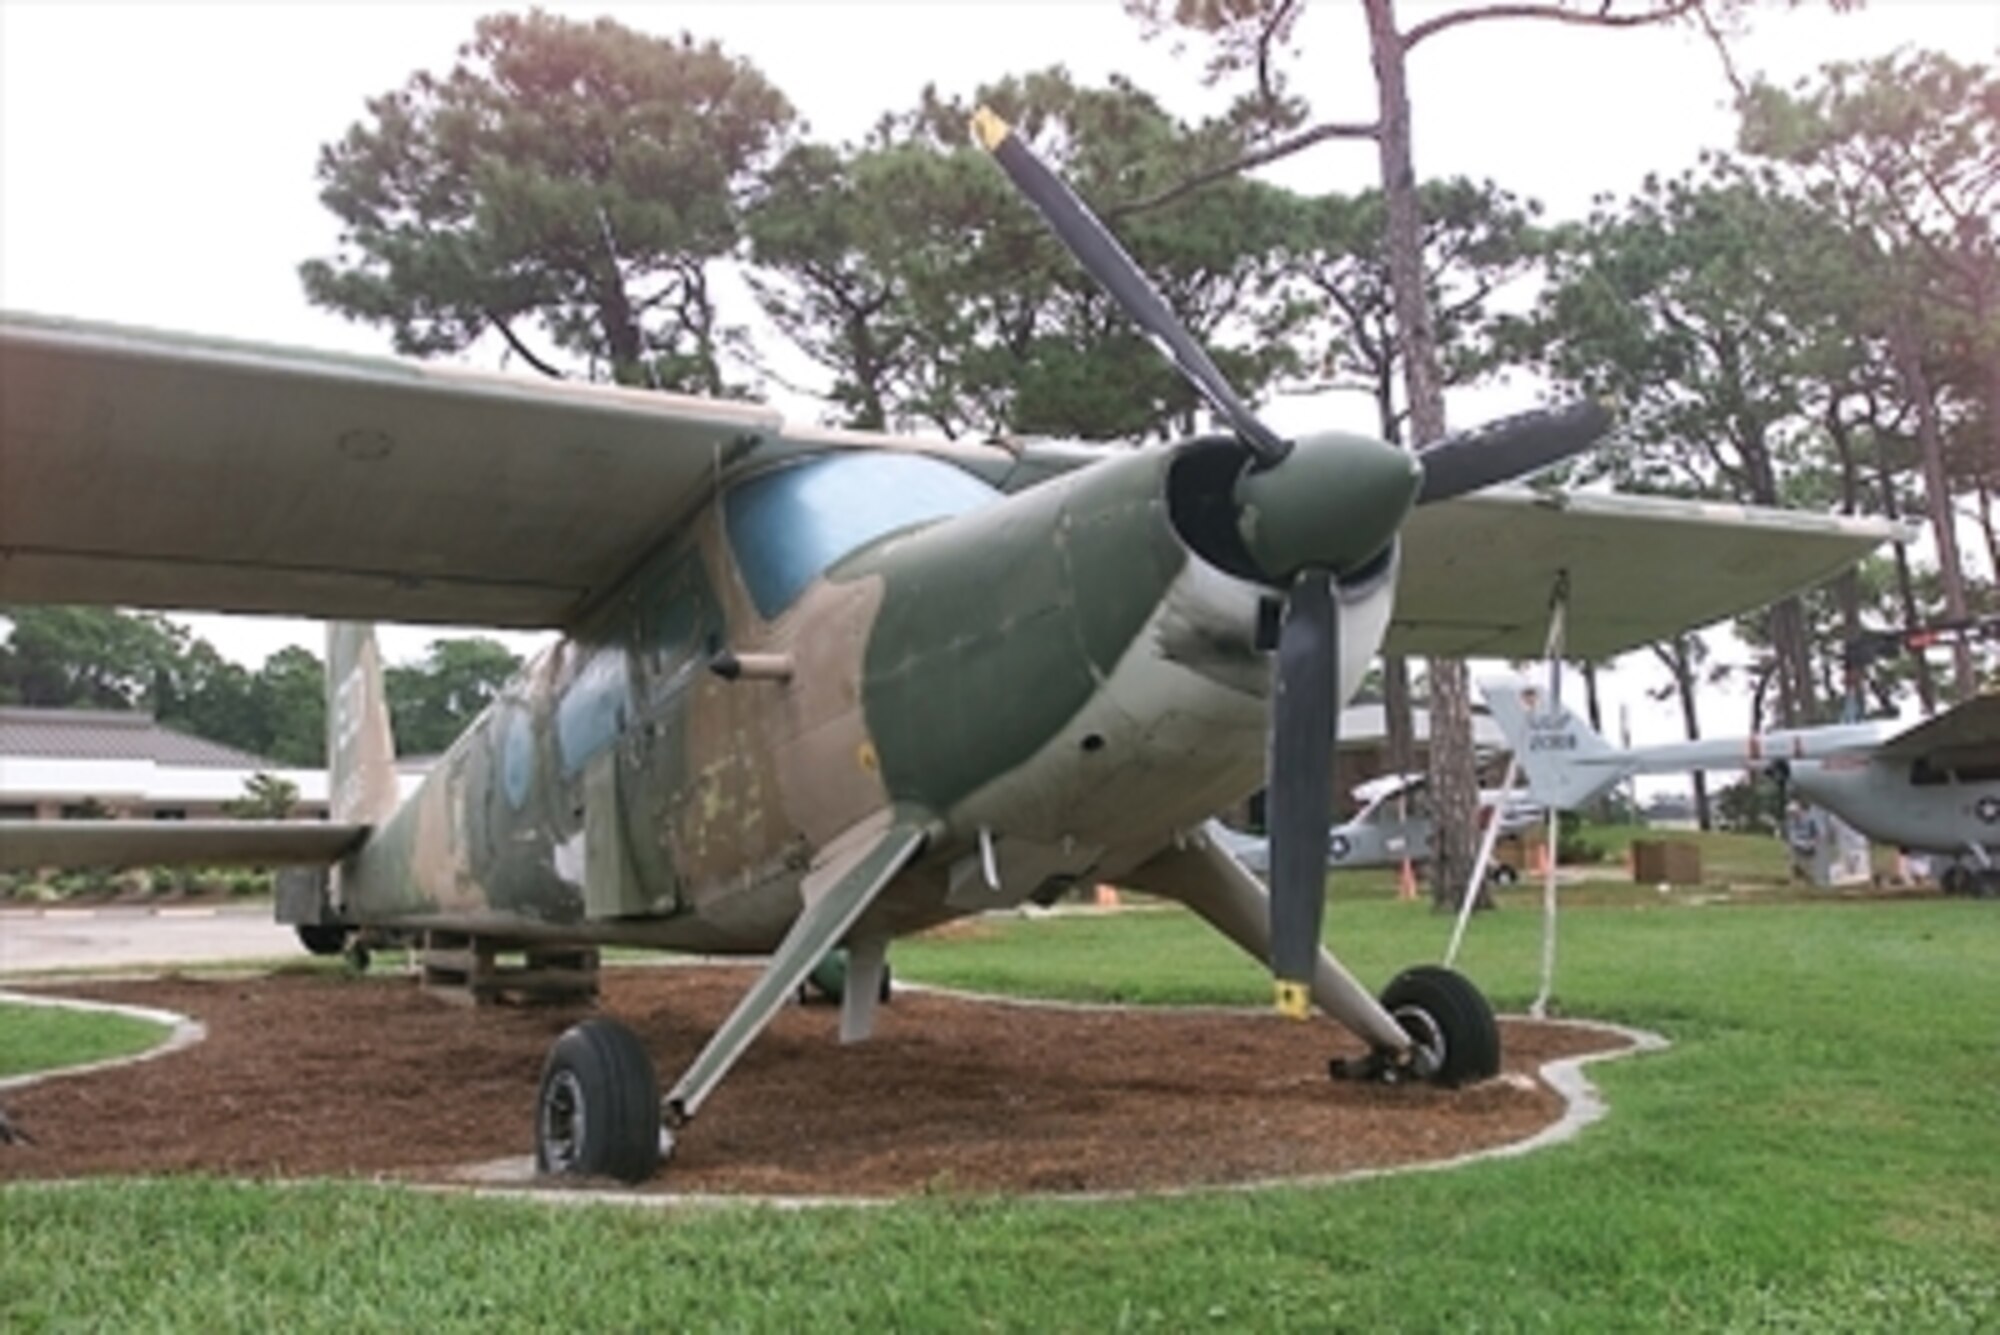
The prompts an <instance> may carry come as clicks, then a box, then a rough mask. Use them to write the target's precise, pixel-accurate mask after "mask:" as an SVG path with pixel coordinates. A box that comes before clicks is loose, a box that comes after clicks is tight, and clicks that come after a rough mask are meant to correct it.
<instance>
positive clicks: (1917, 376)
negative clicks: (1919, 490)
mask: <svg viewBox="0 0 2000 1335" xmlns="http://www.w3.org/2000/svg"><path fill="white" fill-rule="evenodd" d="M1889 341H1890V345H1891V347H1892V348H1893V349H1894V352H1895V358H1896V369H1897V371H1898V372H1899V373H1900V374H1901V376H1902V378H1903V389H1904V392H1905V393H1907V394H1908V395H1909V396H1910V401H1911V402H1912V403H1913V404H1915V405H1916V409H1917V444H1918V446H1919V455H1920V457H1921V459H1922V460H1923V472H1924V493H1925V498H1926V500H1927V502H1928V504H1929V507H1930V520H1931V535H1932V536H1933V537H1934V538H1935V539H1936V540H1937V549H1938V575H1939V578H1940V580H1941V582H1942V583H1943V584H1944V610H1945V616H1946V617H1947V618H1949V619H1950V620H1953V621H1963V620H1964V619H1965V615H1966V607H1965V575H1964V569H1965V568H1964V566H1962V565H1961V564H1960V563H1959V558H1958V526H1957V523H1956V521H1955V518H1954V516H1953V514H1952V508H1951V492H1950V490H1949V489H1948V486H1947V484H1946V481H1945V473H1944V433H1943V432H1942V431H1941V430H1940V429H1939V426H1938V416H1937V401H1936V400H1935V399H1933V398H1932V397H1931V386H1930V378H1929V377H1928V376H1927V375H1925V374H1924V366H1923V358H1922V356H1921V355H1920V354H1919V351H1918V348H1917V340H1916V335H1915V334H1914V333H1913V332H1912V331H1911V329H1910V321H1909V316H1908V315H1907V314H1906V313H1904V312H1902V311H1897V312H1896V315H1895V317H1894V319H1893V321H1892V325H1891V328H1890V332H1889ZM1952 668H1953V682H1952V688H1953V689H1952V693H1953V694H1954V695H1955V696H1956V697H1957V698H1958V699H1960V700H1969V699H1971V698H1972V694H1973V691H1974V689H1975V684H1976V681H1977V678H1976V677H1975V676H1974V674H1973V670H1972V649H1971V646H1969V645H1968V644H1966V643H1965V642H1964V641H1963V640H1960V641H1958V642H1957V643H1955V644H1954V645H1953V646H1952Z"/></svg>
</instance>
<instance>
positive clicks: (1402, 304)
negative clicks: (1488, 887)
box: [1362, 0, 1479, 908]
mask: <svg viewBox="0 0 2000 1335" xmlns="http://www.w3.org/2000/svg"><path fill="white" fill-rule="evenodd" d="M1395 8H1396V7H1395V4H1394V0H1363V3H1362V9H1363V10H1364V12H1365V14H1366V17H1367V21H1368V46H1369V53H1370V57H1371V59H1372V60H1373V62H1374V66H1375V95H1376V105H1377V112H1378V115H1377V120H1376V136H1375V145H1376V149H1377V152H1378V155H1379V158H1380V162H1381V172H1382V204H1383V213H1384V231H1383V243H1384V250H1385V251H1386V252H1387V256H1388V261H1389V290H1390V296H1391V299H1392V302H1393V305H1394V308H1395V312H1396V342H1397V345H1398V346H1399V347H1400V348H1401V349H1402V354H1403V389H1404V396H1405V397H1406V398H1407V399H1408V401H1409V410H1410V440H1411V443H1413V444H1414V445H1415V446H1416V447H1417V448H1419V449H1421V448H1422V447H1423V445H1424V444H1425V443H1426V442H1430V441H1435V440H1438V439H1439V438H1441V437H1442V436H1443V435H1444V433H1445V417H1444V385H1443V377H1442V374H1441V372H1440V369H1439V366H1438V357H1437V330H1436V322H1435V319H1434V317H1433V315H1432V312H1431V307H1430V298H1429V294H1428V293H1426V292H1425V290H1424V256H1423V246H1424V233H1423V218H1422V216H1421V213H1420V211H1419V207H1418V199H1417V173H1416V166H1415V157H1414V153H1413V151H1412V148H1411V142H1410V92H1409V78H1408V68H1407V65H1406V63H1405V60H1404V56H1405V54H1406V53H1405V50H1404V46H1403V38H1402V34H1401V33H1399V32H1398V31H1397V30H1396V13H1395ZM1430 723H1431V737H1430V789H1431V810H1432V813H1433V819H1434V820H1435V823H1436V833H1435V835H1434V838H1433V841H1432V856H1431V902H1432V903H1433V904H1434V905H1437V906H1438V907H1440V908H1456V907H1457V906H1458V901H1459V896H1460V894H1461V893H1463V888H1464V885H1465V881H1466V878H1467V876H1469V875H1470V874H1471V871H1472V860H1473V853H1474V849H1473V838H1474V833H1475V830H1474V825H1475V823H1476V822H1477V820H1478V818H1479V780H1478V777H1477V775H1476V773H1475V772H1474V767H1473V754H1472V700H1471V688H1470V686H1469V684H1468V682H1467V679H1466V672H1465V664H1463V663H1461V662H1458V661H1456V660H1451V659H1436V658H1434V659H1432V660H1431V663H1430Z"/></svg>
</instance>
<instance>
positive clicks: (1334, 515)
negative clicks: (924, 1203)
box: [972, 107, 1610, 1016]
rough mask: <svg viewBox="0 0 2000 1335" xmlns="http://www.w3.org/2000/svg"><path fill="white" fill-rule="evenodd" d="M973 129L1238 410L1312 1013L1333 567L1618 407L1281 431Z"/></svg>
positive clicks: (1286, 913) (1074, 221)
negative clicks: (1271, 648) (1419, 512)
mask: <svg viewBox="0 0 2000 1335" xmlns="http://www.w3.org/2000/svg"><path fill="white" fill-rule="evenodd" d="M972 132H973V135H974V137H975V138H977V139H978V141H979V142H980V144H981V145H982V146H983V147H984V148H985V149H986V151H987V152H989V153H991V154H992V155H993V158H994V160H995V161H997V162H998V163H999V164H1000V166H1001V167H1002V168H1003V169H1004V170H1005V171H1006V173H1007V175H1008V176H1009V177H1011V178H1012V179H1013V181H1014V184H1015V185H1016V186H1017V187H1018V188H1019V189H1020V191H1021V193H1022V194H1023V195H1025V196H1027V198H1028V201H1029V202H1030V203H1031V204H1033V205H1034V206H1035V208H1036V210H1037V211H1038V212H1040V214H1041V215H1042V218H1043V220H1044V221H1045V222H1046V223H1047V224H1048V226H1049V229H1050V230H1051V231H1052V232H1054V233H1055V235H1056V237H1057V238H1058V239H1059V240H1060V241H1061V242H1062V243H1063V245H1064V246H1066V247H1067V248H1068V249H1069V251H1070V253H1071V254H1072V255H1074V256H1075V257H1076V259H1077V262H1078V263H1079V264H1081V265H1082V266H1083V267H1084V269H1085V270H1086V271H1087V272H1088V273H1089V274H1090V275H1091V277H1093V278H1095V279H1096V280H1097V282H1098V283H1099V284H1100V285H1101V286H1102V287H1103V288H1104V290H1105V291H1106V292H1108V293H1109V294H1110V295H1111V297H1112V298H1113V299H1114V300H1115V301H1117V302H1118V304H1119V305H1120V306H1121V307H1123V308H1124V310H1125V313H1126V314H1127V315H1129V316H1130V317H1131V318H1132V320H1133V321H1134V322H1135V323H1136V324H1138V325H1139V327H1140V328H1141V329H1143V330H1144V331H1145V332H1146V334H1147V335H1148V336H1149V337H1150V338H1151V339H1152V341H1153V342H1154V343H1155V344H1156V345H1157V346H1158V347H1159V348H1160V350H1161V351H1162V352H1163V353H1165V355H1166V356H1167V358H1168V359H1169V360H1170V361H1172V362H1173V364H1174V365H1175V366H1176V367H1177V368H1178V369H1179V370H1180V373H1181V375H1182V376H1184V377H1185V378H1186V379H1187V381H1188V383H1189V385H1191V386H1192V387H1193V388H1194V390H1195V392H1196V393H1198V394H1200V395H1201V397H1202V398H1203V399H1205V400H1206V401H1207V402H1208V403H1209V404H1210V405H1211V406H1212V407H1213V408H1214V409H1215V410H1216V412H1217V413H1219V414H1221V416H1222V417H1223V419H1224V420H1226V421H1227V422H1228V423H1229V425H1230V429H1231V430H1232V432H1233V433H1234V434H1235V437H1236V440H1237V442H1238V443H1239V444H1240V445H1241V446H1242V448H1243V450H1244V453H1245V455H1246V456H1247V457H1246V460H1245V467H1244V468H1243V469H1242V470H1240V471H1239V473H1238V474H1237V476H1236V477H1235V478H1234V480H1233V482H1232V483H1231V484H1230V497H1229V499H1230V501H1231V502H1232V504H1233V505H1234V507H1235V512H1236V515H1237V530H1238V532H1239V533H1240V534H1241V536H1242V538H1243V542H1244V547H1245V549H1246V550H1247V551H1248V552H1249V553H1250V556H1251V558H1252V560H1254V561H1255V562H1256V564H1257V566H1258V568H1259V570H1260V571H1261V573H1262V574H1263V575H1264V577H1265V578H1266V580H1267V581H1268V582H1269V583H1270V584H1271V585H1273V586H1274V587H1277V588H1281V589H1283V590H1285V605H1284V617H1283V620H1282V622H1281V623H1280V627H1279V632H1278V653H1277V659H1278V661H1277V679H1276V684H1275V690H1274V695H1273V700H1272V705H1271V740H1270V747H1269V767H1270V768H1269V783H1268V786H1267V788H1266V804H1265V811H1266V817H1267V825H1268V828H1269V831H1270V844H1271V972H1272V974H1273V976H1274V979H1275V981H1276V987H1277V1004H1278V1009H1279V1010H1281V1011H1283V1012H1285V1013H1286V1014H1288V1015H1294V1016H1304V1015H1305V1014H1306V1012H1307V1009H1308V1006H1309V1003H1310V999H1311V992H1312V978H1313V971H1314V969H1315V967H1316V965H1317V962H1318V958H1319V943H1320V925H1321V920H1322V917H1323V915H1324V913H1325V908H1326V903H1325V892H1326V838H1327V826H1328V823H1329V820H1330V818H1331V815H1332V811H1331V807H1332V769H1333V752H1334V744H1335V740H1336V738H1335V729H1336V726H1337V721H1338V718H1339V703H1340V606H1339V598H1338V593H1337V589H1338V586H1339V583H1340V580H1341V579H1342V577H1343V576H1348V575H1353V574H1356V573H1358V572H1360V571H1362V570H1364V569H1366V568H1369V567H1371V566H1373V565H1374V564H1375V563H1376V561H1377V559H1378V558H1379V557H1381V556H1382V555H1383V553H1385V552H1386V551H1388V550H1389V547H1390V545H1391V544H1392V543H1393V542H1394V541H1395V537H1396V532H1397V530H1398V529H1399V528H1401V527H1402V524H1403V520H1404V518H1405V517H1406V516H1407V515H1408V513H1409V510H1410V507H1411V506H1412V505H1418V504H1423V503H1426V502H1429V501H1436V500H1444V499H1447V498H1449V497H1452V496H1458V495H1461V494H1463V493H1465V492H1468V491H1475V490H1477V489H1479V488H1481V487H1484V486H1487V485H1489V484H1491V483H1494V482H1501V481H1506V480H1508V479H1510V478H1514V477H1519V476H1521V475H1522V474H1524V473H1528V472H1532V471H1533V470H1535V469H1537V468H1541V467H1543V466H1545V465H1547V464H1551V463H1555V462H1556V461H1558V460H1560V459H1564V458H1567V457H1569V456H1570V455H1572V454H1575V453H1576V452H1577V451H1579V450H1581V449H1583V448H1585V447H1586V446H1588V445H1589V444H1590V443H1591V442H1592V441H1594V440H1595V439H1597V437H1598V436H1600V435H1602V434H1603V432H1604V430H1605V429H1606V427H1608V426H1609V424H1610V417H1609V415H1608V414H1607V413H1606V412H1605V411H1604V410H1603V409H1602V408H1600V407H1598V406H1597V405H1596V404H1591V403H1583V404H1576V405H1573V406H1570V407H1567V408H1563V409H1559V410H1556V411H1552V412H1534V413H1526V414H1523V415H1521V416H1519V417H1512V418H1508V419H1506V420H1505V421H1502V422H1499V423H1496V424H1494V425H1492V426H1490V427H1487V428H1484V429H1482V430H1479V431H1473V432H1466V433H1461V434H1457V435H1452V436H1447V437H1445V438H1444V439H1443V440H1440V441H1437V442H1436V443H1435V444H1433V445H1431V446H1430V447H1429V448H1428V449H1425V450H1424V451H1422V453H1421V454H1420V455H1412V454H1410V453H1408V452H1406V451H1404V450H1401V449H1399V448H1397V447H1396V446H1393V445H1390V444H1388V443H1386V442H1384V441H1378V440H1371V439H1368V438H1366V437H1360V436H1350V435H1340V434H1331V433H1330V434H1325V435H1313V436H1304V437H1300V438H1299V439H1297V440H1287V439H1286V438H1284V437H1282V436H1280V435H1278V434H1277V433H1276V432H1275V431H1272V430H1271V429H1270V427H1268V426H1266V425H1265V424H1264V423H1263V422H1262V421H1260V420H1258V417H1257V415H1256V413H1254V412H1252V411H1251V409H1250V407H1249V405H1248V404H1246V403H1244V402H1243V400H1242V399H1241V398H1239V397H1238V396H1237V393H1236V391H1235V389H1234V387H1232V386H1231V385H1230V383H1229V381H1228V379H1227V378H1226V377H1224V375H1223V374H1222V372H1221V371H1220V370H1219V369H1217V367H1216V365H1215V363H1214V362H1213V361H1212V360H1211V359H1210V358H1209V356H1208V354H1207V353H1206V352H1205V351H1203V350H1202V347H1201V345H1200V344H1199V343H1197V342H1196V341H1195V339H1194V336H1193V335H1192V334H1190V333H1189V332H1188V330H1187V327H1186V326H1185V325H1183V324H1182V323H1181V322H1180V320H1179V319H1177V318H1176V317H1175V316H1174V313H1173V311H1172V309H1171V308H1169V307H1168V305H1167V303H1166V301H1165V299H1164V298H1162V297H1161V296H1160V294H1159V292H1158V291H1157V290H1155V288H1154V287H1153V285H1152V284H1151V283H1150V282H1148V281H1147V279H1146V276H1145V274H1144V273H1142V272H1141V271H1140V269H1139V266H1138V265H1137V264H1135V263H1134V262H1133V260H1132V257H1131V256H1130V255H1128V254H1126V253H1125V249H1124V247H1122V246H1120V245H1119V244H1118V242H1117V240H1116V238H1114V237H1113V236H1112V235H1111V233H1110V232H1109V231H1107V230H1106V229H1105V226H1104V224H1103V223H1102V222H1100V221H1098V219H1097V217H1096V216H1095V215H1094V214H1092V213H1091V211H1090V210H1089V209H1088V208H1087V207H1085V205H1084V203H1083V201H1082V200H1080V199H1078V198H1077V196H1076V194H1075V192H1073V191H1072V190H1071V189H1070V188H1069V186H1068V185H1066V184H1065V183H1064V182H1063V181H1062V180H1061V178H1059V177H1057V176H1056V175H1055V173H1054V172H1052V171H1050V170H1049V169H1048V167H1047V166H1045V165H1044V164H1043V163H1042V161H1041V159H1039V158H1038V157H1036V156H1035V154H1034V152H1033V151H1032V150H1031V149H1029V147H1028V146H1027V145H1026V144H1025V143H1023V142H1022V141H1021V139H1020V138H1019V137H1018V136H1016V135H1015V134H1014V133H1013V131H1012V129H1011V128H1010V127H1009V126H1008V124H1007V123H1006V122H1005V121H1004V120H1002V119H1001V118H1000V117H999V116H997V115H995V114H994V113H993V112H992V111H991V110H989V109H987V108H985V107H981V108H980V109H979V110H978V111H977V112H976V113H975V114H974V115H973V118H972Z"/></svg>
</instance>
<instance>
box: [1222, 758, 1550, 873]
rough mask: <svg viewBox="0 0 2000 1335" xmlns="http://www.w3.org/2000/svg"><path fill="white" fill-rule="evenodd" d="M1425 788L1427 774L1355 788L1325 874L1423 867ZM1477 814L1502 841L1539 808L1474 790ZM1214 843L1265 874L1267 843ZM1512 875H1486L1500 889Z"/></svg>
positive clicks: (1329, 843)
mask: <svg viewBox="0 0 2000 1335" xmlns="http://www.w3.org/2000/svg"><path fill="white" fill-rule="evenodd" d="M1429 782H1430V776H1429V775H1427V774H1382V775H1378V776H1376V777H1375V778H1372V779H1369V780H1366V781H1365V782H1362V783H1358V784H1356V785H1355V786H1354V797H1355V800H1356V801H1357V802H1358V803H1359V806H1358V808H1357V809H1356V811H1355V813H1354V815H1353V816H1351V817H1350V818H1348V819H1347V820H1345V821H1342V822H1341V823H1340V824H1338V825H1336V826H1334V827H1333V828H1332V829H1330V830H1328V831H1327V833H1326V865H1327V869H1328V870H1329V871H1354V870H1358V869H1361V868H1364V867H1395V866H1400V865H1401V864H1402V863H1405V862H1424V861H1428V860H1429V858H1430V856H1431V840H1432V839H1433V838H1434V836H1435V833H1436V826H1435V823H1434V819H1433V817H1432V815H1431V813H1430V812H1429V811H1427V810H1424V809H1423V804H1422V802H1421V794H1422V793H1423V791H1424V789H1425V788H1426V786H1427V785H1428V784H1429ZM1478 810H1479V817H1480V819H1481V821H1482V822H1483V821H1485V820H1486V819H1489V818H1490V817H1491V815H1492V813H1493V812H1495V811H1498V812H1499V813H1500V833H1501V834H1502V835H1507V834H1514V833H1517V832H1519V831H1521V830H1525V829H1527V828H1529V827H1530V826H1532V825H1534V824H1535V823H1536V822H1537V821H1539V820H1540V819H1541V818H1542V808H1541V807H1540V806H1538V805H1537V804H1536V803H1535V802H1533V801H1532V800H1530V799H1528V798H1525V797H1521V796H1518V795H1512V794H1508V793H1503V792H1501V791H1500V790H1499V789H1497V788H1482V789H1480V790H1479V808H1478ZM1218 837H1219V838H1220V839H1221V840H1222V842H1223V846H1224V847H1225V848H1227V849H1228V850H1229V853H1230V855H1231V856H1233V857H1234V858H1235V859H1236V860H1237V861H1238V862H1241V863H1242V864H1243V865H1244V866H1245V867H1247V868H1249V869H1250V870H1251V871H1253V872H1256V873H1258V874H1259V875H1262V874H1264V873H1265V872H1267V871H1269V870H1270V867H1271V846H1270V841H1268V840H1266V839H1264V838H1262V837H1261V836H1258V835H1253V834H1245V833H1243V832H1242V831H1239V830H1233V829H1230V828H1229V827H1227V826H1224V827H1222V829H1221V830H1220V831H1218ZM1517 874H1518V873H1517V872H1516V871H1515V869H1514V868H1512V867H1510V866H1508V865H1507V864H1506V863H1504V862H1497V861H1496V862H1495V863H1494V864H1493V866H1492V868H1491V870H1490V872H1489V875H1491V877H1492V878H1493V879H1494V880H1496V881H1500V882H1502V883H1507V882H1511V881H1513V880H1514V879H1515V877H1516V876H1517Z"/></svg>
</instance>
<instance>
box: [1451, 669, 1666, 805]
mask: <svg viewBox="0 0 2000 1335" xmlns="http://www.w3.org/2000/svg"><path fill="white" fill-rule="evenodd" d="M1479 689H1480V690H1481V691H1482V692H1483V693H1484V694H1485V696H1486V705H1487V708H1488V709H1490V710H1491V711H1492V712H1493V722H1494V724H1495V725H1496V726H1498V727H1499V729H1500V734H1501V736H1503V737H1505V738H1506V739H1507V745H1508V746H1509V747H1510V748H1512V750H1513V752H1514V758H1515V759H1516V760H1518V761H1520V762H1521V770H1522V772H1523V773H1525V774H1526V775H1527V776H1528V794H1529V796H1530V797H1532V798H1534V800H1535V801H1537V802H1541V803H1544V804H1546V805H1548V806H1552V807H1555V808H1556V809H1558V810H1560V811H1574V810H1575V809H1576V808H1578V807H1580V806H1583V805H1584V804H1585V803H1587V802H1589V801H1590V800H1591V799H1592V798H1594V797H1597V796H1598V795H1599V794H1601V793H1603V792H1604V791H1605V790H1607V789H1609V788H1610V787H1611V786H1612V785H1613V784H1615V783H1617V782H1618V781H1619V780H1621V779H1623V778H1624V777H1625V776H1626V775H1627V774H1629V773H1631V769H1632V767H1631V764H1630V762H1629V761H1628V760H1627V759H1626V756H1625V753H1624V752H1622V751H1619V750H1617V749H1616V748H1614V747H1613V746H1612V745H1611V744H1610V743H1609V742H1607V741H1605V740H1604V739H1603V738H1602V737H1600V736H1598V735H1597V734H1596V733H1595V732H1592V731H1591V728H1590V725H1589V724H1588V723H1585V722H1584V721H1583V720H1582V719H1580V718H1578V717H1577V716H1576V715H1575V714H1574V713H1572V712H1570V708H1569V706H1567V705H1564V704H1560V703H1557V702H1555V701H1547V700H1544V699H1543V698H1542V692H1541V690H1540V689H1539V688H1537V687H1533V686H1529V685H1527V684H1525V683H1523V682H1521V681H1520V680H1518V679H1516V678H1513V677H1493V678H1488V679H1486V680H1484V681H1481V682H1480V683H1479Z"/></svg>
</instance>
